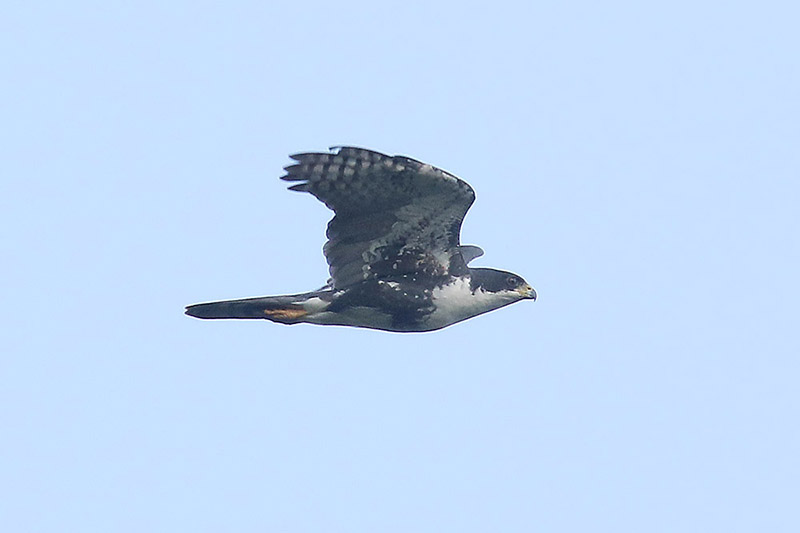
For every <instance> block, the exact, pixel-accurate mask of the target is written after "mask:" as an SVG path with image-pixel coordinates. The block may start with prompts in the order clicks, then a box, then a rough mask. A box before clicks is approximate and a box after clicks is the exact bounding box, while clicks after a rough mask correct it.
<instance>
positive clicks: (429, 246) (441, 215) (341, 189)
mask: <svg viewBox="0 0 800 533" xmlns="http://www.w3.org/2000/svg"><path fill="white" fill-rule="evenodd" d="M291 158H292V159H294V160H295V161H297V163H296V164H293V165H290V166H288V167H286V172H287V174H286V175H285V176H282V178H281V179H284V180H287V181H298V182H300V183H297V184H295V185H292V186H291V187H289V188H290V189H291V190H294V191H307V192H310V193H311V194H313V195H314V196H316V197H317V198H318V199H319V200H320V201H322V202H323V203H324V204H325V205H327V206H328V207H329V208H330V209H332V210H333V211H334V212H335V216H334V217H333V219H332V220H331V221H330V222H329V223H328V231H327V237H328V242H327V243H326V244H325V248H324V253H325V257H326V258H327V260H328V264H329V265H330V273H331V278H332V279H333V285H334V287H336V288H342V287H347V286H349V285H352V284H353V283H357V282H359V281H362V280H365V279H370V278H376V279H382V278H387V277H396V276H402V275H414V274H422V275H425V276H434V277H435V276H447V275H455V276H458V275H461V274H463V273H464V272H466V268H467V267H466V262H465V260H464V257H463V256H462V253H461V248H460V245H459V233H460V231H461V223H462V221H463V220H464V215H466V213H467V210H468V209H469V207H470V206H471V205H472V202H474V201H475V192H474V191H473V190H472V187H470V186H469V185H468V184H467V183H466V182H464V181H462V180H460V179H459V178H457V177H456V176H454V175H452V174H449V173H448V172H445V171H443V170H440V169H438V168H436V167H433V166H431V165H428V164H425V163H422V162H420V161H416V160H414V159H410V158H408V157H403V156H394V157H393V156H388V155H384V154H381V153H378V152H373V151H371V150H364V149H362V148H352V147H343V148H339V149H338V151H335V152H333V153H328V154H326V153H307V154H296V155H293V156H291ZM468 250H470V251H469V252H467V255H468V256H469V257H468V258H467V261H469V260H470V259H471V258H472V257H474V256H475V255H474V250H472V249H471V248H470V249H468Z"/></svg>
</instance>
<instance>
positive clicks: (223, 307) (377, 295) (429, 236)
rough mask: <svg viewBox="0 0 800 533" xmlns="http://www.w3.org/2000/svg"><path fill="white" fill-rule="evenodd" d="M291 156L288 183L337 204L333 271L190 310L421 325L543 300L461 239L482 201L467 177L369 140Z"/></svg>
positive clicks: (331, 230) (328, 252) (206, 314)
mask: <svg viewBox="0 0 800 533" xmlns="http://www.w3.org/2000/svg"><path fill="white" fill-rule="evenodd" d="M291 159H293V160H294V161H295V163H294V164H292V165H289V166H287V167H286V168H285V170H286V175H284V176H282V177H281V179H283V180H286V181H290V182H297V183H295V184H294V185H292V186H291V187H289V189H291V190H293V191H302V192H309V193H311V194H312V195H314V196H315V197H316V198H317V199H319V200H320V201H321V202H323V203H324V204H325V205H326V206H328V208H330V209H332V210H333V212H334V217H333V219H331V221H330V222H329V223H328V231H327V237H328V242H327V243H326V244H325V247H324V248H323V252H324V254H325V258H326V259H327V261H328V265H329V266H330V279H329V280H328V282H327V283H326V284H325V286H323V287H322V288H320V289H318V290H316V291H311V292H306V293H301V294H292V295H286V296H264V297H260V298H245V299H241V300H226V301H221V302H211V303H201V304H195V305H190V306H188V307H187V308H186V314H187V315H190V316H193V317H197V318H212V319H213V318H244V319H248V318H250V319H253V318H261V319H267V320H271V321H273V322H279V323H281V324H298V323H302V322H305V323H311V324H325V325H339V326H355V327H361V328H371V329H379V330H386V331H399V332H414V331H433V330H437V329H441V328H444V327H447V326H450V325H452V324H455V323H456V322H461V321H462V320H466V319H468V318H471V317H474V316H477V315H480V314H483V313H486V312H488V311H492V310H494V309H498V308H500V307H504V306H506V305H509V304H512V303H514V302H518V301H520V300H525V299H529V300H536V291H535V290H534V289H533V287H531V286H530V285H528V283H527V282H526V281H525V280H524V279H522V278H521V277H520V276H518V275H516V274H512V273H511V272H505V271H502V270H496V269H493V268H470V267H469V266H468V264H469V262H470V261H472V260H473V259H475V258H476V257H480V256H481V255H483V250H481V249H480V248H479V247H477V246H471V245H462V244H461V242H460V233H461V224H462V222H463V220H464V216H465V215H466V214H467V210H468V209H469V208H470V206H471V205H472V202H474V201H475V191H473V190H472V187H470V186H469V185H468V184H467V183H466V182H465V181H463V180H461V179H459V178H457V177H456V176H454V175H452V174H450V173H449V172H445V171H444V170H441V169H438V168H436V167H434V166H431V165H428V164H426V163H422V162H420V161H416V160H414V159H411V158H408V157H404V156H388V155H384V154H381V153H378V152H373V151H372V150H366V149H363V148H353V147H340V148H332V149H331V153H304V154H295V155H293V156H291Z"/></svg>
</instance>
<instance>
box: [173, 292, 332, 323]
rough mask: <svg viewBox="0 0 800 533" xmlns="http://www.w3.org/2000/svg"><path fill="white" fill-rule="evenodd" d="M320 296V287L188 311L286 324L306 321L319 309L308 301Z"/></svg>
mask: <svg viewBox="0 0 800 533" xmlns="http://www.w3.org/2000/svg"><path fill="white" fill-rule="evenodd" d="M320 296H322V292H321V291H318V292H307V293H304V294H294V295H289V296H264V297H262V298H244V299H242V300H225V301H222V302H209V303H204V304H195V305H190V306H188V307H186V314H187V315H189V316H193V317H195V318H210V319H214V318H250V319H253V318H261V319H267V320H272V321H273V322H281V323H283V324H296V323H298V322H305V317H306V316H307V315H309V314H310V313H312V312H314V311H316V309H310V307H312V306H310V305H307V303H308V302H309V300H311V299H312V298H319V297H320ZM320 303H322V302H320ZM313 307H317V306H313Z"/></svg>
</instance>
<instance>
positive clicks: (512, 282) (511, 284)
mask: <svg viewBox="0 0 800 533" xmlns="http://www.w3.org/2000/svg"><path fill="white" fill-rule="evenodd" d="M506 284H507V285H508V286H509V287H516V286H517V278H515V277H514V276H508V277H507V278H506Z"/></svg>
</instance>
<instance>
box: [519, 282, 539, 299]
mask: <svg viewBox="0 0 800 533" xmlns="http://www.w3.org/2000/svg"><path fill="white" fill-rule="evenodd" d="M519 293H520V294H521V295H522V297H523V298H527V299H529V300H533V301H534V302H535V301H536V296H537V294H536V289H534V288H533V287H531V286H530V285H527V284H526V285H525V286H523V287H520V288H519Z"/></svg>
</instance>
